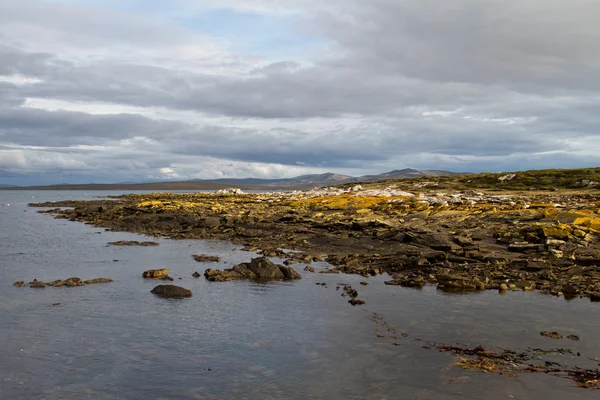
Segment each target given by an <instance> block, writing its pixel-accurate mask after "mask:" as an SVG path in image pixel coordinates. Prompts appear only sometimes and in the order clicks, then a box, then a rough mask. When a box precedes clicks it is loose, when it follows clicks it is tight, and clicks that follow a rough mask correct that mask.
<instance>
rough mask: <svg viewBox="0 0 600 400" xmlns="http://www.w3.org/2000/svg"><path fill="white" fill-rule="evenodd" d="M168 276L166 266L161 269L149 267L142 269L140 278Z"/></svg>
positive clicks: (163, 277) (164, 277)
mask: <svg viewBox="0 0 600 400" xmlns="http://www.w3.org/2000/svg"><path fill="white" fill-rule="evenodd" d="M168 276H169V270H168V269H167V268H162V269H149V270H147V271H144V273H143V274H142V278H146V279H166V278H167V277H168Z"/></svg>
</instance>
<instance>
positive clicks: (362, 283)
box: [360, 282, 369, 286]
mask: <svg viewBox="0 0 600 400" xmlns="http://www.w3.org/2000/svg"><path fill="white" fill-rule="evenodd" d="M360 284H361V285H363V286H367V285H368V284H369V282H361V283H360Z"/></svg>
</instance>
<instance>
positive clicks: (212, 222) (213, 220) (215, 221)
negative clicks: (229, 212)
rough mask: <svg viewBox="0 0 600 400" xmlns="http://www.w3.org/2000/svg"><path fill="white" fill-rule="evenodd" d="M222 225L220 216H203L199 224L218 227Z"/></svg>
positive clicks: (206, 226)
mask: <svg viewBox="0 0 600 400" xmlns="http://www.w3.org/2000/svg"><path fill="white" fill-rule="evenodd" d="M220 225H221V219H220V218H219V217H207V218H202V219H201V220H200V221H198V226H199V227H200V228H209V229H210V228H217V227H219V226H220Z"/></svg>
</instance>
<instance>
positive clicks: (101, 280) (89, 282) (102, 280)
mask: <svg viewBox="0 0 600 400" xmlns="http://www.w3.org/2000/svg"><path fill="white" fill-rule="evenodd" d="M112 281H113V280H112V279H110V278H95V279H88V280H87V281H85V282H84V283H85V284H86V285H93V284H96V283H109V282H112Z"/></svg>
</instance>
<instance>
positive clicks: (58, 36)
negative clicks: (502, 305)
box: [0, 0, 600, 184]
mask: <svg viewBox="0 0 600 400" xmlns="http://www.w3.org/2000/svg"><path fill="white" fill-rule="evenodd" d="M599 38H600V1H597V0H453V1H442V0H436V1H433V0H368V1H367V0H327V1H317V0H171V1H163V0H62V1H42V0H0V184H42V183H60V182H72V183H83V182H122V181H147V180H156V179H160V180H173V179H175V180H184V179H195V178H207V179H208V178H221V177H248V176H253V177H263V178H272V177H283V176H285V177H290V176H295V175H301V174H306V173H313V172H314V173H321V172H329V171H331V172H338V173H347V174H351V175H361V174H371V173H380V172H385V171H389V170H393V169H400V168H406V167H413V168H421V169H425V168H427V169H447V170H452V171H474V172H477V171H510V170H520V169H533V168H551V167H559V168H565V167H584V166H598V165H599V164H600V128H599V127H600V40H599Z"/></svg>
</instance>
